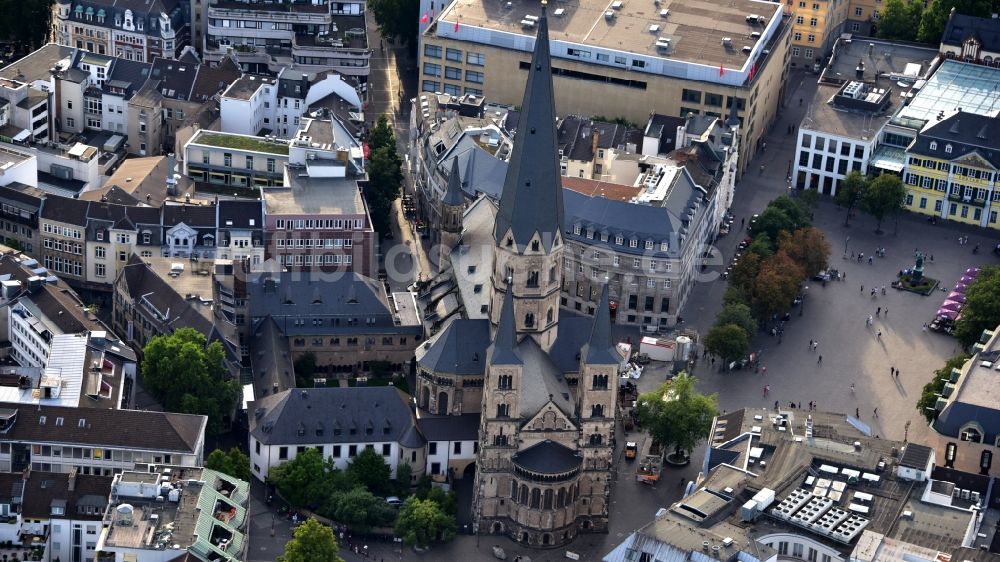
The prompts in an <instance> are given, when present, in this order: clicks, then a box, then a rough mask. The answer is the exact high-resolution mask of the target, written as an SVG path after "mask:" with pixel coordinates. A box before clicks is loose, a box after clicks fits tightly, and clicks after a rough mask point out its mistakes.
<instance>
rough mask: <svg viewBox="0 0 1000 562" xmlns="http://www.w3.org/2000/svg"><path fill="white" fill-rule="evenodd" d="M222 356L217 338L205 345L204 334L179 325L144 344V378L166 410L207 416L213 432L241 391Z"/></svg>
mask: <svg viewBox="0 0 1000 562" xmlns="http://www.w3.org/2000/svg"><path fill="white" fill-rule="evenodd" d="M224 358H225V352H224V351H223V350H222V344H220V343H219V342H218V341H215V342H212V343H211V344H209V345H205V336H204V335H203V334H201V333H199V332H198V331H196V330H193V329H191V328H180V329H178V330H177V331H176V332H174V333H173V334H170V335H166V336H157V337H155V338H153V339H151V340H150V341H149V343H147V344H146V347H145V348H144V350H143V362H142V377H143V381H144V382H145V384H146V388H147V389H148V390H149V391H150V392H152V393H153V396H155V397H156V398H157V399H159V400H160V401H161V402H163V406H164V408H165V409H166V410H167V411H170V412H181V413H185V414H201V415H205V416H208V428H207V431H208V433H210V434H216V433H219V432H220V431H222V430H223V420H224V419H225V418H226V417H227V416H228V415H229V414H231V413H232V411H233V406H234V405H235V404H236V400H237V399H239V397H240V395H241V393H242V389H241V387H240V383H239V381H237V380H233V379H231V378H230V377H229V373H228V371H227V370H226V366H225V362H224Z"/></svg>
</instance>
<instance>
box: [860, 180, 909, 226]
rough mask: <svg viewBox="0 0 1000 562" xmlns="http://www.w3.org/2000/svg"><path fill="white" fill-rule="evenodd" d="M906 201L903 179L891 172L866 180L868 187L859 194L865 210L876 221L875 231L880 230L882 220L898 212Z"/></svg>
mask: <svg viewBox="0 0 1000 562" xmlns="http://www.w3.org/2000/svg"><path fill="white" fill-rule="evenodd" d="M904 201H906V187H904V186H903V180H901V179H899V176H895V175H893V174H880V175H879V176H878V177H877V178H875V179H873V180H871V181H870V182H868V188H867V189H865V191H864V193H862V195H861V204H862V205H863V206H864V209H865V211H866V212H867V213H868V214H869V215H871V216H872V217H874V218H875V220H876V221H878V222H877V224H876V226H875V232H881V231H882V220H883V219H885V217H887V216H889V215H891V214H893V213H896V212H899V211H900V210H901V209H902V208H903V202H904Z"/></svg>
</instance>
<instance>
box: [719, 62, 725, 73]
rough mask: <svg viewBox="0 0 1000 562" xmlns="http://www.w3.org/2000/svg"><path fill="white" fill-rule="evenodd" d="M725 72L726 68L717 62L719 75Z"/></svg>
mask: <svg viewBox="0 0 1000 562" xmlns="http://www.w3.org/2000/svg"><path fill="white" fill-rule="evenodd" d="M725 73H726V69H725V68H723V67H722V63H719V76H722V75H724V74H725Z"/></svg>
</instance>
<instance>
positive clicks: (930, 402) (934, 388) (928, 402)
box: [917, 353, 969, 423]
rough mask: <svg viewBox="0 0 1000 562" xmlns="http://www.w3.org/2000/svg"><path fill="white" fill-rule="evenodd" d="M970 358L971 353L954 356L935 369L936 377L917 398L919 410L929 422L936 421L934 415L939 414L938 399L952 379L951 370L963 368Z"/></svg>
mask: <svg viewBox="0 0 1000 562" xmlns="http://www.w3.org/2000/svg"><path fill="white" fill-rule="evenodd" d="M968 360H969V355H968V354H965V353H963V354H961V355H956V356H955V357H952V358H951V359H949V360H948V361H947V362H946V363H945V364H944V367H941V368H940V369H938V370H936V371H934V377H933V378H931V380H930V381H929V382H928V383H927V384H925V385H924V389H923V391H922V392H921V393H920V399H919V400H917V410H918V411H919V412H920V413H921V414H923V416H924V417H925V418H927V422H928V423H930V422H932V421H934V417H935V416H936V415H937V410H936V409H935V407H936V406H937V399H938V396H940V395H941V392H942V391H943V390H944V385H945V384H946V383H947V382H948V381H949V380H951V370H952V369H961V368H962V365H964V364H965V362H966V361H968Z"/></svg>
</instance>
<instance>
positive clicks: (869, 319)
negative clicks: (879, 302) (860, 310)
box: [865, 314, 873, 328]
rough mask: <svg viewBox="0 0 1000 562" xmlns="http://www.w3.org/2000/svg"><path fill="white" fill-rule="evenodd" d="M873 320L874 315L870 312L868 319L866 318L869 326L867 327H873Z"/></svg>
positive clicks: (866, 323)
mask: <svg viewBox="0 0 1000 562" xmlns="http://www.w3.org/2000/svg"><path fill="white" fill-rule="evenodd" d="M872 322H873V320H872V315H871V314H869V315H868V319H867V320H865V326H867V327H869V328H871V326H872Z"/></svg>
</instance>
